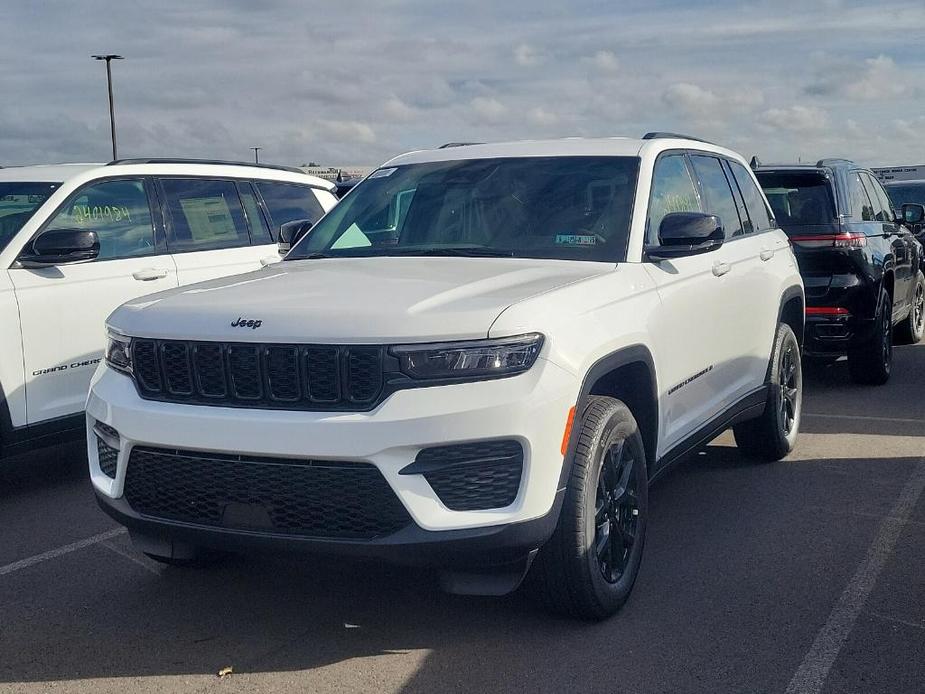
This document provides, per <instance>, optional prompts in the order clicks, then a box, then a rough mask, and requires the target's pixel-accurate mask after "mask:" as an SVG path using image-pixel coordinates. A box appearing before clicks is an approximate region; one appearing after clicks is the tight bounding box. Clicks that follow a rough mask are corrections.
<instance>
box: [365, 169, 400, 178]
mask: <svg viewBox="0 0 925 694" xmlns="http://www.w3.org/2000/svg"><path fill="white" fill-rule="evenodd" d="M396 171H397V169H394V168H393V169H379V170H378V171H373V172H372V173H371V174H370V175H369V178H385V177H386V176H391V175H392V174H393V173H395V172H396Z"/></svg>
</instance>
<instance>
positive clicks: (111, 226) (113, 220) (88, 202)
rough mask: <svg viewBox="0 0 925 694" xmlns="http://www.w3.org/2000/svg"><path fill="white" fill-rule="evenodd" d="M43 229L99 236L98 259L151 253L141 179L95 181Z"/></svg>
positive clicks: (148, 214) (151, 237) (151, 238)
mask: <svg viewBox="0 0 925 694" xmlns="http://www.w3.org/2000/svg"><path fill="white" fill-rule="evenodd" d="M46 229H89V230H91V231H95V232H96V235H97V236H98V237H99V239H100V254H99V257H98V258H97V259H98V260H111V259H113V258H131V257H135V256H140V255H151V254H153V253H154V252H155V250H154V226H153V225H152V224H151V209H150V208H149V207H148V195H147V193H145V186H144V183H143V182H142V181H141V179H126V180H119V181H105V182H103V183H95V184H91V185H89V186H87V187H86V188H83V189H82V190H80V191H79V192H78V193H77V195H76V196H75V197H73V198H71V200H70V201H69V202H68V203H67V204H66V205H65V206H64V208H63V209H61V210H59V211H58V213H57V214H56V215H55V216H54V217H53V218H52V220H51V222H50V223H49V225H48V226H47V227H46Z"/></svg>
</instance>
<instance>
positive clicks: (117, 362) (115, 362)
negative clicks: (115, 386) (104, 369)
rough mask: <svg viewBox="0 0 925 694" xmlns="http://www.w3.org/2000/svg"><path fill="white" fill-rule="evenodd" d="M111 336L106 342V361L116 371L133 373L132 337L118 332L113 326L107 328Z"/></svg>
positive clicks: (108, 334)
mask: <svg viewBox="0 0 925 694" xmlns="http://www.w3.org/2000/svg"><path fill="white" fill-rule="evenodd" d="M106 332H107V336H108V338H109V340H108V342H107V343H106V363H107V364H109V366H111V367H112V368H114V369H115V370H116V371H122V372H123V373H127V374H130V373H132V338H130V337H126V336H125V335H121V334H119V333H117V332H116V331H115V330H113V329H112V328H108V329H107V330H106Z"/></svg>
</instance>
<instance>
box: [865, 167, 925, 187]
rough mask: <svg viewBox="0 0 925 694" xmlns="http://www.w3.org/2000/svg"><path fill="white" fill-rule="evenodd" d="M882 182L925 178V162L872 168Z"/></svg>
mask: <svg viewBox="0 0 925 694" xmlns="http://www.w3.org/2000/svg"><path fill="white" fill-rule="evenodd" d="M871 171H873V172H874V174H876V176H877V178H879V179H880V181H881V182H883V183H886V182H887V181H915V180H918V179H922V178H925V164H919V165H918V166H887V167H880V168H876V169H871Z"/></svg>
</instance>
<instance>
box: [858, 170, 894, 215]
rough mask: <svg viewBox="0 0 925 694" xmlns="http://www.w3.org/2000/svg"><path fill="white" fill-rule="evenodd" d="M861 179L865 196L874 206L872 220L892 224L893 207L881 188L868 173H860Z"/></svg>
mask: <svg viewBox="0 0 925 694" xmlns="http://www.w3.org/2000/svg"><path fill="white" fill-rule="evenodd" d="M861 179H862V180H863V181H864V185H865V187H866V188H867V196H868V197H869V198H870V202H871V204H872V205H873V206H874V219H876V220H877V221H878V222H892V221H893V205H892V203H891V202H890V198H889V196H888V195H887V194H886V193H884V192H883V187H882V186H881V185H880V184H879V183H877V181H876V180H875V179H874V177H873V176H871V175H870V174H868V173H862V174H861Z"/></svg>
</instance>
